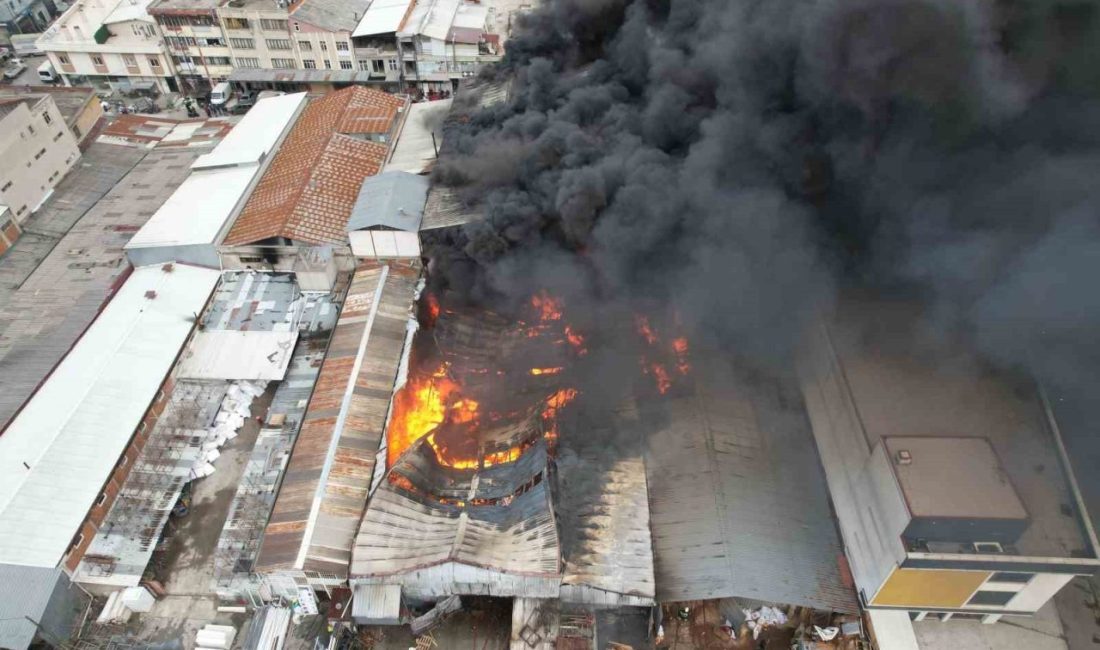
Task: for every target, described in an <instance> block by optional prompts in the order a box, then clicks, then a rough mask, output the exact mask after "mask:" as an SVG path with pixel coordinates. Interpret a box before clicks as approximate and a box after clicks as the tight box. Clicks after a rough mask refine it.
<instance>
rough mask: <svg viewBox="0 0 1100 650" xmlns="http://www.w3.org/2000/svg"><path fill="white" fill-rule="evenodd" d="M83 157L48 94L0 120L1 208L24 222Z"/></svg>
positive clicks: (17, 108)
mask: <svg viewBox="0 0 1100 650" xmlns="http://www.w3.org/2000/svg"><path fill="white" fill-rule="evenodd" d="M79 158H80V150H79V149H78V148H77V143H76V138H75V137H73V134H72V132H71V131H69V129H68V127H67V126H66V124H65V120H64V119H62V117H61V113H60V111H58V110H57V105H56V104H55V103H54V101H53V98H51V97H49V96H48V95H47V96H45V97H43V98H42V99H41V100H39V101H38V102H37V103H36V104H35V105H34V106H33V108H32V107H29V106H28V105H27V104H26V103H21V104H19V105H18V106H16V107H15V108H14V109H13V110H12V111H11V112H10V113H8V114H7V115H6V116H4V117H3V118H2V119H0V160H3V161H4V165H3V168H2V169H0V205H6V206H8V207H9V208H10V209H11V212H12V216H13V217H14V219H15V221H16V222H17V223H23V222H24V221H26V219H27V217H29V216H30V214H31V212H32V211H33V210H34V209H35V208H36V207H37V206H38V204H39V203H40V202H41V201H42V199H44V198H45V197H46V195H47V194H49V192H50V191H52V190H53V188H54V186H55V185H57V184H58V183H59V182H61V179H62V178H64V177H65V174H66V172H68V171H69V169H71V168H72V167H73V165H75V164H76V161H77V160H78V159H79Z"/></svg>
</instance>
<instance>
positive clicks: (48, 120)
mask: <svg viewBox="0 0 1100 650" xmlns="http://www.w3.org/2000/svg"><path fill="white" fill-rule="evenodd" d="M42 119H44V120H46V124H53V118H52V117H50V114H49V113H42Z"/></svg>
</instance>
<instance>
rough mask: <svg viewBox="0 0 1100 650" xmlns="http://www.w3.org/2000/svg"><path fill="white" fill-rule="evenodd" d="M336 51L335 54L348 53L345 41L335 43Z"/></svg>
mask: <svg viewBox="0 0 1100 650" xmlns="http://www.w3.org/2000/svg"><path fill="white" fill-rule="evenodd" d="M336 51H337V52H347V51H348V42H347V41H337V42H336Z"/></svg>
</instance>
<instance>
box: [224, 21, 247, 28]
mask: <svg viewBox="0 0 1100 650" xmlns="http://www.w3.org/2000/svg"><path fill="white" fill-rule="evenodd" d="M225 27H226V29H248V19H247V18H226V19H225Z"/></svg>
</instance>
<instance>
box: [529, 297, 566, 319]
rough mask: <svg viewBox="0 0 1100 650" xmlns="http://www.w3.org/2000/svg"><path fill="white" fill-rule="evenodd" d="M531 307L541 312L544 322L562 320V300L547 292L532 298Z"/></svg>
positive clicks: (540, 315)
mask: <svg viewBox="0 0 1100 650" xmlns="http://www.w3.org/2000/svg"><path fill="white" fill-rule="evenodd" d="M531 306H532V307H534V308H535V309H536V310H538V312H539V320H541V321H542V322H544V323H545V322H546V321H551V320H561V299H560V298H555V297H553V296H551V295H550V294H549V293H547V292H546V291H545V290H543V291H540V292H538V293H536V294H535V295H533V296H531Z"/></svg>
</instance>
